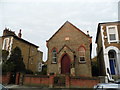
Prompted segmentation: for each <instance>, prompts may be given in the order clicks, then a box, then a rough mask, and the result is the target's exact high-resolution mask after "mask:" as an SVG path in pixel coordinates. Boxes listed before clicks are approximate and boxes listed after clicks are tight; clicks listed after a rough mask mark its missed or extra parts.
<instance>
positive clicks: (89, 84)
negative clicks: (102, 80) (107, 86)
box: [70, 77, 99, 88]
mask: <svg viewBox="0 0 120 90" xmlns="http://www.w3.org/2000/svg"><path fill="white" fill-rule="evenodd" d="M98 83H99V79H98V78H83V77H71V78H70V87H82V88H93V86H94V85H96V84H98Z"/></svg>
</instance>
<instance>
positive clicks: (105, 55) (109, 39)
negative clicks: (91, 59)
mask: <svg viewBox="0 0 120 90" xmlns="http://www.w3.org/2000/svg"><path fill="white" fill-rule="evenodd" d="M96 43H97V59H98V65H99V75H107V76H108V79H109V80H112V79H113V76H119V75H120V21H117V22H106V23H99V24H98V30H97V37H96ZM111 76H112V77H111Z"/></svg>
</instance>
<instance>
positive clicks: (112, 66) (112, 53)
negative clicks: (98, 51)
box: [108, 50, 117, 75]
mask: <svg viewBox="0 0 120 90" xmlns="http://www.w3.org/2000/svg"><path fill="white" fill-rule="evenodd" d="M108 55H109V65H110V71H111V74H112V75H115V74H116V70H117V66H116V52H115V51H114V50H110V51H109V52H108Z"/></svg>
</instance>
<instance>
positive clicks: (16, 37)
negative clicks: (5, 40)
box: [2, 35, 39, 48]
mask: <svg viewBox="0 0 120 90" xmlns="http://www.w3.org/2000/svg"><path fill="white" fill-rule="evenodd" d="M10 36H12V37H14V38H15V39H17V40H20V41H22V42H24V43H27V44H30V45H32V46H34V47H36V48H39V46H37V45H35V44H33V43H30V42H28V41H26V40H24V39H22V38H19V37H18V36H15V35H6V36H2V37H10Z"/></svg>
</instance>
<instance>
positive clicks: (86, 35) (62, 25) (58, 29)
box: [47, 21, 92, 42]
mask: <svg viewBox="0 0 120 90" xmlns="http://www.w3.org/2000/svg"><path fill="white" fill-rule="evenodd" d="M67 23H69V24H70V25H71V26H73V27H74V28H75V29H76V30H78V31H79V32H80V33H82V34H83V35H85V36H86V37H88V38H92V37H90V36H89V35H86V34H85V33H84V32H83V31H81V30H80V29H79V28H77V27H76V26H75V25H73V24H72V23H70V22H69V21H66V22H65V23H64V24H63V25H62V26H61V27H60V28H59V29H58V31H57V32H55V34H53V36H52V37H51V38H50V39H49V40H47V42H48V41H50V40H51V39H52V38H53V37H54V36H55V35H56V34H57V33H58V32H59V31H60V30H61V28H62V27H64V26H65V25H66V24H67Z"/></svg>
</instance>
